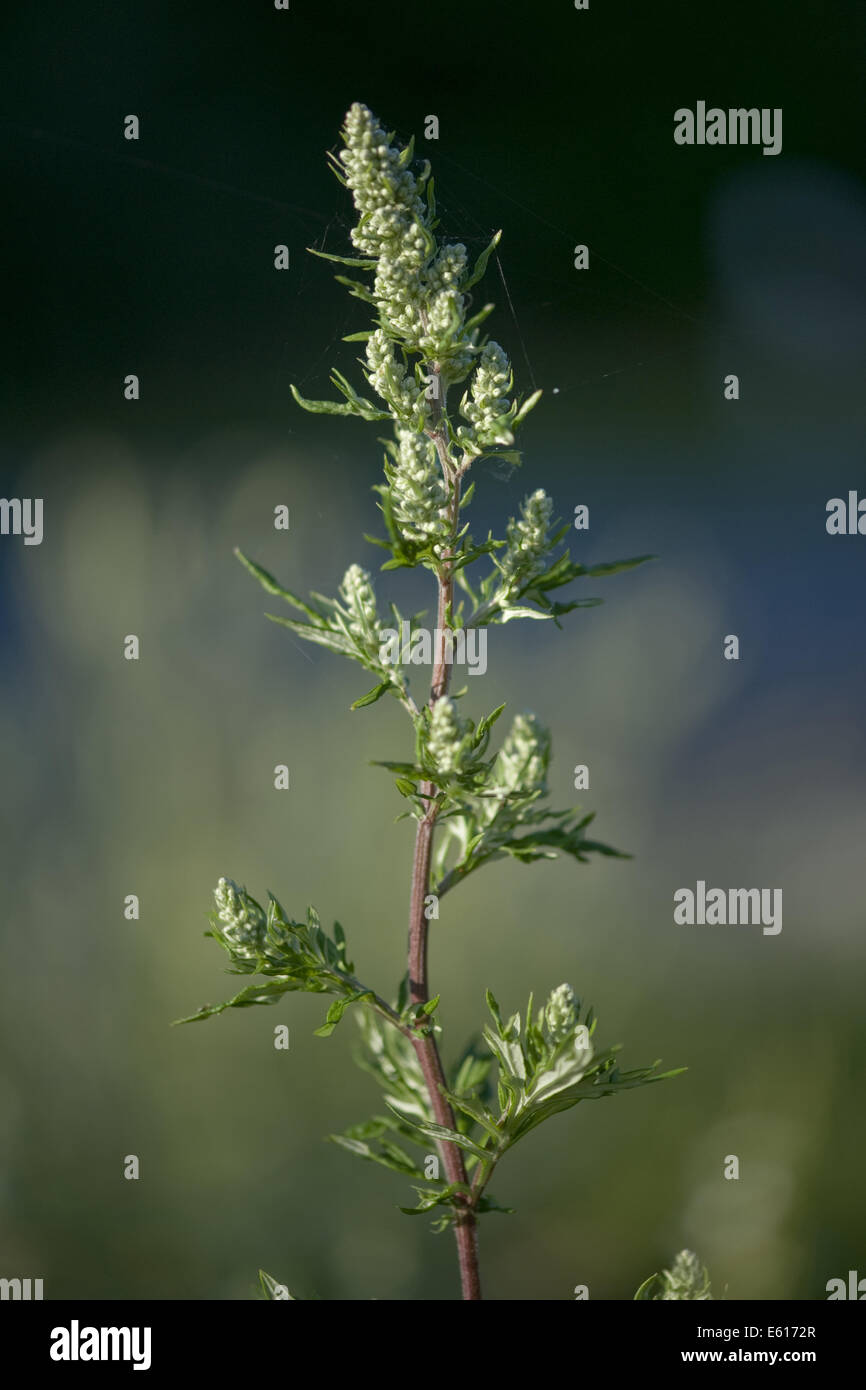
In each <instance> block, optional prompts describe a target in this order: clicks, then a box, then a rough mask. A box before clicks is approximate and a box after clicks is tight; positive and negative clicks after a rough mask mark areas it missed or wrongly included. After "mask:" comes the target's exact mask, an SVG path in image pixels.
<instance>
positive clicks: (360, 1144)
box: [327, 1134, 424, 1178]
mask: <svg viewBox="0 0 866 1390" xmlns="http://www.w3.org/2000/svg"><path fill="white" fill-rule="evenodd" d="M327 1142H328V1143H329V1144H337V1145H338V1146H339V1147H340V1148H341V1149H345V1150H346V1152H347V1153H350V1154H354V1155H355V1157H356V1158H363V1159H365V1160H366V1161H367V1162H368V1163H378V1164H379V1165H380V1166H381V1167H382V1168H390V1169H391V1171H392V1172H394V1173H401V1174H403V1176H404V1177H410V1178H423V1176H424V1170H423V1168H421V1166H420V1165H419V1164H417V1163H415V1162H414V1160H413V1159H412V1158H410V1157H409V1155H408V1154H405V1153H403V1151H402V1149H400V1148H399V1147H398V1146H397V1145H396V1144H388V1145H387V1146H383V1148H382V1149H381V1150H380V1151H379V1152H377V1151H376V1150H375V1149H373V1148H371V1147H370V1145H369V1144H367V1143H365V1142H364V1140H363V1139H352V1138H350V1137H349V1136H348V1135H346V1134H329V1135H328V1136H327Z"/></svg>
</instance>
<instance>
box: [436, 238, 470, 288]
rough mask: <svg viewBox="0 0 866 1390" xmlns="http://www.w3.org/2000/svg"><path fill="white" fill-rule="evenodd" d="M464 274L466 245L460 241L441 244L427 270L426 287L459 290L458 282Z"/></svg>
mask: <svg viewBox="0 0 866 1390" xmlns="http://www.w3.org/2000/svg"><path fill="white" fill-rule="evenodd" d="M465 274H466V247H465V246H464V245H463V243H462V242H461V241H458V242H454V243H451V244H449V245H448V246H443V247H442V249H441V251H440V252H439V254H438V256H437V257H436V259H435V261H434V262H433V264H432V265H431V266H430V269H429V270H428V271H427V288H428V290H432V291H434V292H436V291H438V290H459V288H460V282H461V280H462V279H463V278H464V276H465Z"/></svg>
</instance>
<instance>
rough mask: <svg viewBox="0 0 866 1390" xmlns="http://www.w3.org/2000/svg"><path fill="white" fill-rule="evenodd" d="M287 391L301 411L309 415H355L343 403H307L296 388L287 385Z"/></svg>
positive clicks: (353, 410)
mask: <svg viewBox="0 0 866 1390" xmlns="http://www.w3.org/2000/svg"><path fill="white" fill-rule="evenodd" d="M289 390H290V391H291V393H292V395H293V396H294V398H295V400H296V401H297V403H298V405H299V406H300V407H301V409H302V410H308V411H309V412H310V414H311V415H357V413H358V412H357V410H355V408H354V407H353V406H351V405H349V404H348V403H346V402H343V401H308V400H307V399H306V397H305V396H302V395H301V393H300V391H299V390H298V388H297V386H295V385H293V384H292V383H290V384H289Z"/></svg>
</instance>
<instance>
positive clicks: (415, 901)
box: [409, 363, 481, 1300]
mask: <svg viewBox="0 0 866 1390" xmlns="http://www.w3.org/2000/svg"><path fill="white" fill-rule="evenodd" d="M431 374H432V375H435V376H436V377H437V379H438V380H439V381H440V382H441V377H440V374H439V367H438V364H437V363H434V364H433V365H432V369H431ZM443 408H444V401H440V400H439V397H438V393H437V395H436V396H435V397H434V405H433V412H432V413H433V422H434V429H433V430H432V431H431V432H430V433H431V438H432V439H433V442H434V443H435V445H436V450H437V453H438V455H439V460H440V462H441V465H442V472H443V474H444V476H445V480H446V482H447V483H448V484H449V486H450V487H451V489H452V496H451V508H450V515H451V522H452V534H454V533H455V532H456V530H457V518H458V514H459V509H460V479H459V476H457V477H455V476H454V472H453V470H452V466H451V461H450V459H449V457H448V443H447V438H446V436H445V434H444V432H443V430H442V428H441V420H442V413H443ZM449 558H450V557H449V556H448V555H446V556H445V557H444V565H443V568H442V571H441V572H440V574H439V580H438V583H439V602H438V609H437V619H436V628H437V630H438V632H439V634H440V636H439V638H438V640H437V646H436V651H435V653H434V661H433V679H432V682H431V687H430V704H433V703H434V702H435V701H436V700H438V699H440V698H441V696H443V695H446V694H447V693H448V685H449V681H450V678H451V666H450V663H449V662H448V660H447V659H446V650H447V649H446V641H445V629H446V622H447V615H448V613H449V612H450V609H451V603H452V597H453V592H454V576H453V572H452V570H451V566H450V565H449V563H448V560H449ZM420 794H421V797H422V798H423V799H424V800H425V801H426V804H427V811H426V812H425V814H424V817H423V818H422V820H420V821H419V823H418V832H417V834H416V836H415V855H414V859H413V863H412V897H411V903H410V907H409V993H410V998H411V1000H412V1003H413V1004H426V1003H427V1000H428V999H429V998H430V983H429V979H428V974H427V937H428V926H429V924H428V921H427V918H426V916H425V913H424V907H425V898H426V897H427V894H428V893H429V891H430V860H431V855H432V851H433V833H434V829H435V826H436V815H437V810H438V808H437V805H436V800H435V797H436V787H435V786H434V785H433V783H432V782H422V783H421V786H420ZM412 1046H413V1047H414V1049H415V1054H416V1056H417V1058H418V1062H419V1064H420V1067H421V1071H422V1073H423V1076H424V1081H425V1083H426V1086H427V1091H428V1094H429V1096H430V1105H431V1107H432V1110H433V1115H434V1118H435V1120H436V1123H437V1124H439V1125H443V1126H444V1127H445V1128H446V1129H452V1130H453V1129H456V1128H457V1125H456V1122H455V1119H454V1112H453V1110H452V1109H451V1106H450V1105H449V1103H448V1101H447V1100H446V1099H445V1097H444V1095H443V1094H442V1087H443V1086H445V1085H446V1084H447V1083H446V1079H445V1072H444V1070H443V1067H442V1059H441V1057H440V1056H439V1049H438V1047H437V1046H436V1039H435V1037H434V1036H433V1033H432V1032H431V1033H430V1035H429V1036H428V1037H426V1038H413V1039H412ZM440 1152H441V1154H442V1161H443V1163H444V1165H445V1172H446V1174H447V1177H448V1181H449V1183H458V1184H459V1185H460V1186H461V1187H462V1188H468V1180H467V1175H466V1164H465V1163H464V1161H463V1151H462V1149H460V1147H459V1146H458V1145H457V1144H450V1143H448V1142H443V1143H442V1144H441V1145H440ZM454 1234H455V1237H456V1240H457V1258H458V1261H459V1264H460V1285H461V1289H462V1293H463V1298H464V1299H467V1300H478V1299H480V1298H481V1275H480V1271H479V1267H478V1227H477V1221H476V1217H475V1210H474V1204H473V1201H472V1198H471V1196H469V1195H467V1196H466V1197H464V1198H462V1200H461V1201H460V1204H459V1205H458V1206H457V1208H456V1219H455V1223H454Z"/></svg>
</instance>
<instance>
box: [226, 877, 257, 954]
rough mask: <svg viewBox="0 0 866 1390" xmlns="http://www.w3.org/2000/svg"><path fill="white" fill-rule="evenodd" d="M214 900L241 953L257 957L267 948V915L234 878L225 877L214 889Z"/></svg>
mask: <svg viewBox="0 0 866 1390" xmlns="http://www.w3.org/2000/svg"><path fill="white" fill-rule="evenodd" d="M214 902H215V903H216V908H217V915H218V916H219V920H220V922H221V923H222V930H223V933H224V935H225V937H226V939H227V940H228V941H229V943H230V945H231V946H232V947H233V949H234V950H235V951H236V952H237V954H238V955H239V956H244V957H246V958H247V959H250V960H255V958H256V956H258V955H261V954H262V953H263V951H264V947H265V943H266V940H267V917H266V916H265V914H264V912H262V909H261V908H260V907H259V906H258V905H257V904H256V903H254V902H253V901H252V899H251V898H250V897H248V895H247V894H246V893H245V892H244V890H243V888H239V887H238V885H237V884H236V883H233V882H232V880H231V879H230V878H221V879H220V881H219V883H218V884H217V886H216V888H215V889H214Z"/></svg>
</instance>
